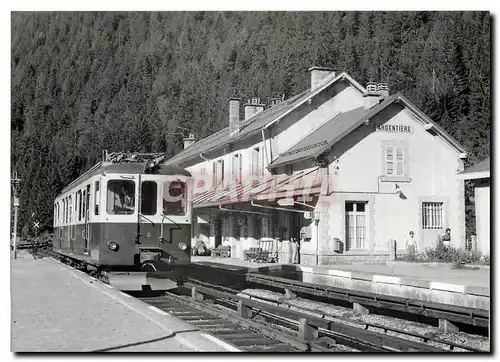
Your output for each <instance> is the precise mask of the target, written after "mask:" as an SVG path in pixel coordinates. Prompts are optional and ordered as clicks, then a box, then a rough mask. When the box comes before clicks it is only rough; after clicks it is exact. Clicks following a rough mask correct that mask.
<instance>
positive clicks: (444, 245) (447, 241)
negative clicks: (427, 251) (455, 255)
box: [438, 228, 451, 252]
mask: <svg viewBox="0 0 500 362" xmlns="http://www.w3.org/2000/svg"><path fill="white" fill-rule="evenodd" d="M450 246H451V229H450V228H447V229H446V230H445V232H444V233H442V234H440V235H439V236H438V248H439V249H442V250H444V251H445V252H447V251H448V249H449V248H450Z"/></svg>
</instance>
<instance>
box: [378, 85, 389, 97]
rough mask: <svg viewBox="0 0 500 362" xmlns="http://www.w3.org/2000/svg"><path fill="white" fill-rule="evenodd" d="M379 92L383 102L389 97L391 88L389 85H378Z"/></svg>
mask: <svg viewBox="0 0 500 362" xmlns="http://www.w3.org/2000/svg"><path fill="white" fill-rule="evenodd" d="M377 90H378V92H379V93H380V99H381V100H382V99H384V98H387V97H389V86H388V85H387V83H379V84H377Z"/></svg>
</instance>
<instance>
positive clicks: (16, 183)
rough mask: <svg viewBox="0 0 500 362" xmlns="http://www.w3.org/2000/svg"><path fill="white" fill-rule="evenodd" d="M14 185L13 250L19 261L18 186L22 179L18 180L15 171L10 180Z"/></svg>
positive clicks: (15, 257)
mask: <svg viewBox="0 0 500 362" xmlns="http://www.w3.org/2000/svg"><path fill="white" fill-rule="evenodd" d="M10 182H11V184H12V191H13V194H14V205H13V206H14V233H13V234H14V241H13V249H14V259H17V210H18V209H19V195H18V186H19V183H20V182H21V179H18V178H17V171H14V176H13V177H12V178H11V179H10Z"/></svg>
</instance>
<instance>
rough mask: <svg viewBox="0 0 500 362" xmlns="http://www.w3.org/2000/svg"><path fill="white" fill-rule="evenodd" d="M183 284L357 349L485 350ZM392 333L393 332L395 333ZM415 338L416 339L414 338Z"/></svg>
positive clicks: (191, 282) (234, 292) (227, 290)
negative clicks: (303, 322) (307, 327)
mask: <svg viewBox="0 0 500 362" xmlns="http://www.w3.org/2000/svg"><path fill="white" fill-rule="evenodd" d="M186 285H187V286H194V287H195V288H196V292H198V293H202V294H205V295H207V296H210V297H212V298H215V299H217V300H218V301H219V302H220V303H222V304H225V305H230V306H232V307H233V309H236V310H237V309H238V303H242V302H243V304H245V305H246V306H247V307H250V308H252V310H253V311H254V312H255V313H258V314H259V315H260V316H264V317H266V318H267V319H269V320H272V321H274V322H275V323H277V324H281V325H285V326H287V327H289V328H291V329H297V328H298V325H299V323H300V322H299V321H300V320H301V319H302V320H306V323H308V324H309V325H310V327H312V328H313V329H316V330H317V337H319V338H320V339H321V337H325V338H327V339H329V340H330V341H334V343H339V344H344V345H346V346H350V347H352V348H355V349H358V350H361V351H367V352H373V351H379V352H382V351H402V352H410V351H421V352H444V351H464V352H487V351H484V350H481V349H478V348H474V347H470V346H467V345H463V344H458V343H454V342H449V341H446V340H444V339H441V338H439V336H437V335H429V334H425V335H422V334H418V333H412V332H408V331H403V330H400V329H397V328H391V327H388V326H384V325H380V324H376V323H360V322H353V321H350V320H348V319H347V318H339V317H336V316H333V315H328V314H326V313H324V312H323V311H320V310H316V309H308V308H304V307H300V308H299V307H296V306H292V305H291V304H290V303H288V302H287V301H286V300H284V301H276V300H272V299H266V298H263V297H255V296H253V295H251V294H248V293H242V292H240V291H237V290H233V289H230V288H226V287H223V286H213V285H207V283H204V282H201V281H198V280H194V279H189V280H188V282H187V284H186ZM245 294H246V295H245ZM292 308H293V309H292ZM284 316H285V318H284ZM346 322H347V323H346ZM374 329H375V330H374ZM389 333H391V334H392V335H389ZM394 334H397V335H398V337H396V336H394ZM399 336H400V337H399ZM415 339H417V340H419V342H416V341H414V340H415ZM380 347H382V348H380Z"/></svg>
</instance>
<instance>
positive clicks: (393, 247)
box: [389, 239, 397, 260]
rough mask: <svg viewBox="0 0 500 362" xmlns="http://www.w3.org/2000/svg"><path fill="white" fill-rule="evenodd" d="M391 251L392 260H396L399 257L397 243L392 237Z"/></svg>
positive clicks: (390, 241)
mask: <svg viewBox="0 0 500 362" xmlns="http://www.w3.org/2000/svg"><path fill="white" fill-rule="evenodd" d="M389 253H390V257H389V259H390V260H396V258H397V243H396V240H394V239H390V240H389Z"/></svg>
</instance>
